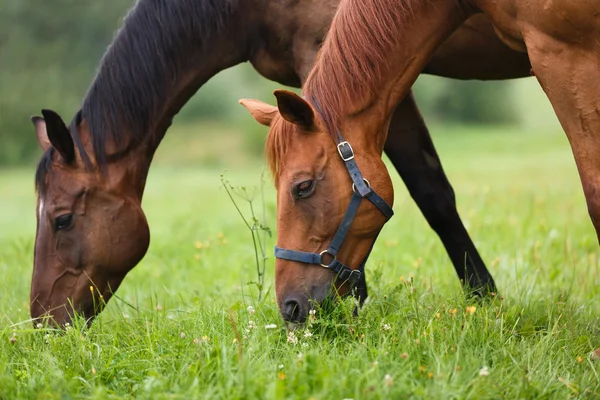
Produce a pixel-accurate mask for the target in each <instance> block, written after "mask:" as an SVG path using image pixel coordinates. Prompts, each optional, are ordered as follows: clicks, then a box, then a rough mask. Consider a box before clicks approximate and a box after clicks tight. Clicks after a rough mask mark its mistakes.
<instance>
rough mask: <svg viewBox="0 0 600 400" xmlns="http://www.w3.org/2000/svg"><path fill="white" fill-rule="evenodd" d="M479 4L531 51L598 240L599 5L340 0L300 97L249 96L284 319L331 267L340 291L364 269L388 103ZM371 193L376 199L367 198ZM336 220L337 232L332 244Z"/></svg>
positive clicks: (321, 288) (298, 309) (381, 182)
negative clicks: (274, 200)
mask: <svg viewBox="0 0 600 400" xmlns="http://www.w3.org/2000/svg"><path fill="white" fill-rule="evenodd" d="M481 12H483V13H485V14H486V15H487V16H488V17H489V18H490V19H491V21H492V22H493V25H494V30H495V31H496V32H497V34H498V36H499V37H500V38H501V40H502V41H503V42H504V43H505V44H506V45H507V46H509V47H511V48H512V49H514V50H515V51H520V52H523V54H528V55H529V57H530V59H531V62H532V65H533V69H534V71H535V74H536V76H537V79H538V80H539V82H540V84H541V86H542V88H543V89H544V91H545V92H546V94H547V95H548V98H549V99H550V101H551V103H552V105H553V107H554V109H555V111H556V114H557V116H558V118H559V120H560V122H561V124H562V126H563V127H564V129H565V131H566V133H567V136H568V138H569V141H570V143H571V147H572V150H573V154H574V156H575V160H576V163H577V167H578V169H579V173H580V176H581V180H582V183H583V189H584V193H585V196H586V200H587V205H588V210H589V213H590V216H591V219H592V222H593V223H594V226H595V228H596V232H597V233H598V234H599V237H600V197H599V193H600V137H599V136H598V135H599V134H600V91H599V90H598V82H600V68H599V67H600V41H598V36H599V34H600V19H599V18H598V15H600V4H599V3H598V2H595V1H591V0H589V1H588V0H583V1H578V2H547V1H538V0H532V1H527V2H521V1H517V0H493V1H492V0H469V1H458V0H442V1H436V2H432V1H427V0H342V1H341V3H340V8H339V11H338V12H337V14H336V16H335V18H334V21H333V23H332V26H331V29H330V31H329V34H328V36H327V39H326V41H325V43H324V45H323V48H322V51H321V53H320V55H319V57H318V61H317V62H316V63H315V66H314V69H313V70H312V71H311V73H310V75H309V77H308V79H307V80H306V82H305V85H304V98H301V97H299V96H296V95H294V94H292V93H289V92H285V91H277V92H276V97H277V101H278V108H275V107H272V106H268V105H265V104H258V103H254V102H250V103H247V104H249V105H250V107H249V108H251V111H253V114H254V115H255V116H256V117H257V119H258V120H259V122H261V123H267V124H270V126H271V130H270V133H269V139H268V141H267V142H268V149H269V152H268V154H269V156H270V157H271V159H272V161H271V165H273V166H274V167H275V168H276V170H275V173H276V177H277V178H278V179H277V181H276V185H277V188H278V207H279V210H278V226H279V230H278V239H277V240H278V246H280V247H281V248H285V251H280V252H279V258H280V259H278V260H277V272H278V273H279V276H278V281H277V282H278V284H279V287H278V288H277V296H278V299H279V304H280V307H281V308H282V311H283V314H284V316H287V317H291V318H292V319H297V320H303V319H304V318H305V316H306V312H307V310H308V307H309V304H308V298H309V297H313V298H315V300H321V299H322V298H323V296H324V295H325V294H326V293H327V291H328V288H329V287H330V286H331V284H332V280H333V279H334V277H335V274H334V273H332V272H331V271H329V270H331V269H333V270H334V272H337V273H339V274H341V275H342V276H343V277H344V278H345V279H344V280H342V281H341V280H337V281H336V285H337V287H338V290H339V291H340V293H344V292H346V291H347V290H348V287H349V286H350V285H348V284H345V283H346V282H345V281H348V280H351V278H352V276H353V274H354V273H355V272H356V271H357V270H359V268H360V267H361V266H362V264H361V263H362V262H363V260H365V259H366V257H367V256H368V254H369V249H370V248H371V247H372V246H373V243H374V241H375V239H376V236H377V233H378V232H379V230H380V229H381V227H382V226H383V224H384V223H385V222H386V218H387V217H389V215H388V214H386V208H385V207H384V205H385V203H388V204H392V202H393V197H394V196H393V188H392V185H391V180H390V178H389V175H388V172H387V170H386V168H385V165H384V163H383V162H382V160H381V155H382V152H383V150H384V148H386V146H387V145H386V140H388V139H392V136H391V135H392V132H391V131H389V134H388V128H389V127H390V126H394V124H395V121H396V116H395V115H394V111H395V110H396V107H397V106H398V105H401V104H403V99H404V98H405V96H406V95H407V94H408V93H409V91H410V88H411V85H412V84H413V82H414V81H415V80H416V79H417V77H418V75H419V74H420V73H421V71H422V70H423V68H426V65H427V62H428V60H429V59H430V57H431V56H432V54H434V53H435V52H436V51H437V49H438V48H439V46H443V43H444V41H445V40H446V39H447V38H448V37H449V36H450V35H451V34H452V33H453V32H455V31H456V29H458V28H459V27H460V26H462V24H464V22H465V21H467V20H468V19H469V18H472V16H473V15H475V14H477V13H481ZM479 15H481V14H479ZM592 16H593V17H592ZM305 99H306V100H305ZM416 134H417V132H416V131H414V130H413V131H410V132H403V135H404V136H407V137H412V136H413V135H416ZM332 139H333V140H332ZM348 143H350V144H348ZM350 146H353V151H351V150H350ZM292 147H293V149H294V151H293V152H289V151H288V149H289V148H292ZM437 162H438V161H437V160H435V161H433V163H434V164H437ZM360 174H362V177H364V178H365V179H368V182H367V181H364V182H365V183H363V180H362V178H361V175H360ZM299 185H300V186H299ZM354 185H356V188H355V186H354ZM358 185H362V186H363V187H362V189H361V188H359V187H358ZM306 188H309V189H306ZM290 191H291V192H290ZM289 193H292V194H293V196H291V197H290V195H289ZM296 193H299V195H297V196H296V195H295V194H296ZM357 193H358V194H357ZM377 194H378V195H379V197H380V198H381V201H374V199H375V200H376V199H377V197H376V196H377ZM357 197H358V200H357V201H360V208H359V209H358V211H356V212H353V214H352V219H351V220H350V222H352V225H351V228H347V227H346V225H348V224H347V222H348V221H347V218H346V217H343V218H342V216H343V215H344V212H345V210H350V209H351V208H352V202H353V201H354V199H355V198H357ZM351 199H352V200H351ZM361 200H362V201H361ZM349 202H350V206H349V205H348V204H349ZM382 204H383V206H382ZM348 212H349V211H348ZM348 212H346V213H347V214H348ZM338 227H340V230H343V231H344V232H343V234H344V235H343V237H342V239H344V240H342V241H341V243H343V245H342V246H341V248H340V245H339V244H340V240H337V239H339V238H340V235H339V231H340V230H338ZM342 228H343V229H342ZM336 230H337V232H338V233H336ZM336 238H337V239H336ZM322 250H324V252H323V255H319V252H321V251H322ZM313 253H314V254H313ZM304 254H308V255H304ZM311 254H312V258H310V257H309V255H311ZM276 255H277V253H276ZM333 256H337V257H335V258H334V257H333ZM307 264H317V265H316V266H314V265H307ZM318 264H323V265H322V266H325V267H326V268H321V266H319V265H318ZM340 264H342V266H343V267H345V268H343V267H340ZM359 271H360V270H359ZM356 274H358V272H356ZM289 310H293V311H294V312H293V313H292V315H290V312H289Z"/></svg>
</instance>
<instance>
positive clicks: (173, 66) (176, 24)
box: [35, 0, 240, 193]
mask: <svg viewBox="0 0 600 400" xmlns="http://www.w3.org/2000/svg"><path fill="white" fill-rule="evenodd" d="M239 1H240V0H138V1H137V3H136V5H135V7H133V8H132V9H131V10H130V11H129V13H128V14H127V16H126V17H125V19H124V23H123V27H122V28H121V29H119V31H118V32H117V34H116V36H115V39H114V40H113V42H112V44H111V45H110V46H109V47H108V49H107V50H106V52H105V53H104V56H103V57H102V60H101V61H100V66H99V68H98V72H97V74H96V77H95V78H94V81H93V82H92V84H91V86H90V88H89V89H88V92H87V94H86V97H85V99H84V101H83V106H82V109H81V110H80V111H79V112H77V114H76V115H75V118H74V119H73V121H72V123H71V124H70V131H71V135H72V136H73V140H74V142H75V144H76V145H77V147H78V148H79V150H80V152H81V151H82V150H83V146H82V145H81V140H80V139H79V134H78V132H77V125H78V123H79V122H80V118H82V117H83V118H85V119H86V121H87V124H88V126H89V129H90V134H91V136H92V146H93V150H94V155H95V158H96V161H97V163H98V164H99V165H100V166H104V165H105V164H106V152H105V142H106V141H107V140H112V141H113V142H114V143H115V144H116V145H117V146H119V145H123V144H125V145H126V146H128V147H129V146H132V145H135V144H137V143H139V141H140V140H141V139H142V138H143V137H144V136H145V135H146V134H148V131H149V129H150V124H151V122H152V121H153V118H152V117H153V116H154V115H156V114H157V113H158V112H159V110H160V106H161V104H163V102H164V101H165V99H166V98H167V97H168V96H169V94H170V90H172V89H173V82H176V81H177V79H178V78H179V76H181V74H182V73H185V72H186V71H187V70H189V69H190V68H193V66H194V65H195V63H197V62H198V57H194V54H193V53H192V51H195V52H197V53H199V52H201V51H202V50H203V45H204V44H205V43H207V42H208V41H209V40H214V38H215V37H216V36H217V35H218V34H219V33H220V32H222V31H223V29H224V28H225V27H226V24H227V22H228V17H230V16H231V15H232V14H233V12H234V11H235V7H236V6H237V4H238V2H239ZM54 153H55V151H53V149H50V150H49V151H46V152H45V153H44V155H43V156H42V159H41V160H40V162H39V164H38V167H37V171H36V175H35V185H36V189H37V191H38V193H43V192H44V190H45V178H46V174H47V172H48V171H49V170H50V169H51V166H52V159H53V157H54ZM82 156H83V158H84V161H85V163H86V165H89V160H88V157H87V154H85V152H83V153H82Z"/></svg>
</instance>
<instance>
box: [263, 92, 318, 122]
mask: <svg viewBox="0 0 600 400" xmlns="http://www.w3.org/2000/svg"><path fill="white" fill-rule="evenodd" d="M273 94H274V95H275V97H276V98H277V108H278V109H279V113H280V114H281V116H282V117H283V119H285V120H286V121H288V122H291V123H292V124H295V125H298V126H300V127H301V128H303V129H305V130H307V131H309V130H312V129H313V128H314V126H315V113H314V111H313V109H312V107H311V106H310V104H308V102H307V101H306V100H304V99H303V98H302V97H300V96H298V95H297V94H296V93H294V92H290V91H288V90H276V91H275V92H273Z"/></svg>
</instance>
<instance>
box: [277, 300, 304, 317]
mask: <svg viewBox="0 0 600 400" xmlns="http://www.w3.org/2000/svg"><path fill="white" fill-rule="evenodd" d="M282 314H283V319H284V320H286V321H287V322H303V321H304V319H306V316H305V315H304V314H303V313H302V309H301V307H300V303H299V302H298V301H297V300H288V301H286V302H285V304H284V305H283V313H282Z"/></svg>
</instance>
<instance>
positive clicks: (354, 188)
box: [352, 178, 371, 193]
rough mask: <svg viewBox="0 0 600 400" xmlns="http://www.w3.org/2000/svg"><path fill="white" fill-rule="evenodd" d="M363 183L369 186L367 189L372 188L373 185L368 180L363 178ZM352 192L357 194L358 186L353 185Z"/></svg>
mask: <svg viewBox="0 0 600 400" xmlns="http://www.w3.org/2000/svg"><path fill="white" fill-rule="evenodd" d="M363 181H365V184H366V185H367V187H368V188H370V187H371V184H370V183H369V181H368V180H366V179H365V178H363ZM352 191H353V192H354V193H356V185H355V184H354V183H352Z"/></svg>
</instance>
